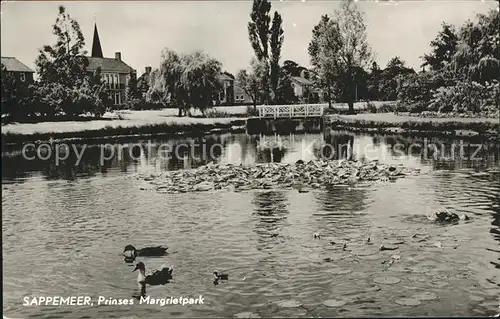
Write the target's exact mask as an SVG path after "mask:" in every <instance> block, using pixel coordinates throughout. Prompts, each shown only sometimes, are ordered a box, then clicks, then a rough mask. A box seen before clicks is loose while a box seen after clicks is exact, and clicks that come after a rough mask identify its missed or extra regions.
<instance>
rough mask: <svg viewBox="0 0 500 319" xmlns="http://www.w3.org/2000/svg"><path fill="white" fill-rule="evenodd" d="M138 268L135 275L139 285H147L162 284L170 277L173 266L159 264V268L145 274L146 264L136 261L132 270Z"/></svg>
mask: <svg viewBox="0 0 500 319" xmlns="http://www.w3.org/2000/svg"><path fill="white" fill-rule="evenodd" d="M136 270H139V274H138V275H137V283H138V284H139V285H140V286H145V285H146V284H147V285H164V284H166V283H167V282H168V281H169V280H170V279H172V272H173V271H174V267H172V266H171V267H170V268H169V267H167V266H166V265H163V266H161V268H160V269H156V270H154V271H153V272H152V273H150V274H148V275H146V266H145V265H144V263H143V262H142V261H141V262H138V263H137V265H136V266H135V268H134V270H133V271H136Z"/></svg>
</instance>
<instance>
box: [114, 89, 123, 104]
mask: <svg viewBox="0 0 500 319" xmlns="http://www.w3.org/2000/svg"><path fill="white" fill-rule="evenodd" d="M121 102H122V101H121V96H120V93H118V92H117V93H115V105H120V104H122V103H121Z"/></svg>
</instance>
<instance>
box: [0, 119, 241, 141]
mask: <svg viewBox="0 0 500 319" xmlns="http://www.w3.org/2000/svg"><path fill="white" fill-rule="evenodd" d="M244 125H245V119H241V118H223V119H203V118H174V117H168V118H162V119H158V118H156V119H154V120H152V119H151V118H149V119H147V118H144V119H133V120H131V119H128V120H127V119H122V120H110V121H90V122H84V123H82V122H57V123H54V122H52V123H51V122H47V123H37V124H11V125H5V126H4V127H2V144H3V145H9V144H21V143H27V142H45V141H48V140H50V139H53V140H68V139H106V138H110V137H115V138H119V137H123V136H148V135H153V136H160V135H200V134H206V133H210V132H220V133H222V132H241V130H242V126H244Z"/></svg>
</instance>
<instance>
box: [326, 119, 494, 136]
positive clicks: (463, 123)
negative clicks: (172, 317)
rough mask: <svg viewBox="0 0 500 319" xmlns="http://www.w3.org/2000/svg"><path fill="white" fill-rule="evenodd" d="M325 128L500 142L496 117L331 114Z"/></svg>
mask: <svg viewBox="0 0 500 319" xmlns="http://www.w3.org/2000/svg"><path fill="white" fill-rule="evenodd" d="M325 127H329V128H331V129H334V130H346V131H351V132H363V133H378V134H398V135H401V136H422V135H424V136H425V135H427V136H428V135H434V136H439V137H449V138H455V137H461V138H474V139H488V140H492V141H500V138H499V132H500V131H499V130H500V123H499V121H498V119H494V118H421V117H414V116H408V115H406V116H402V115H395V114H392V113H368V114H356V115H329V116H326V117H325Z"/></svg>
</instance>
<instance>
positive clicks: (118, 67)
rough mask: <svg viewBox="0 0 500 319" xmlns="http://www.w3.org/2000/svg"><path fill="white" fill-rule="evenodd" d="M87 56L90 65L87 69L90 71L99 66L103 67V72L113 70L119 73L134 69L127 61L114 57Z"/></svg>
mask: <svg viewBox="0 0 500 319" xmlns="http://www.w3.org/2000/svg"><path fill="white" fill-rule="evenodd" d="M87 58H88V59H89V66H88V67H87V69H88V70H90V71H94V70H97V68H98V67H101V71H102V72H106V71H111V72H118V73H130V72H133V71H134V69H132V68H131V67H130V66H129V65H128V64H127V63H125V62H123V61H121V60H117V59H114V58H97V57H87Z"/></svg>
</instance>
